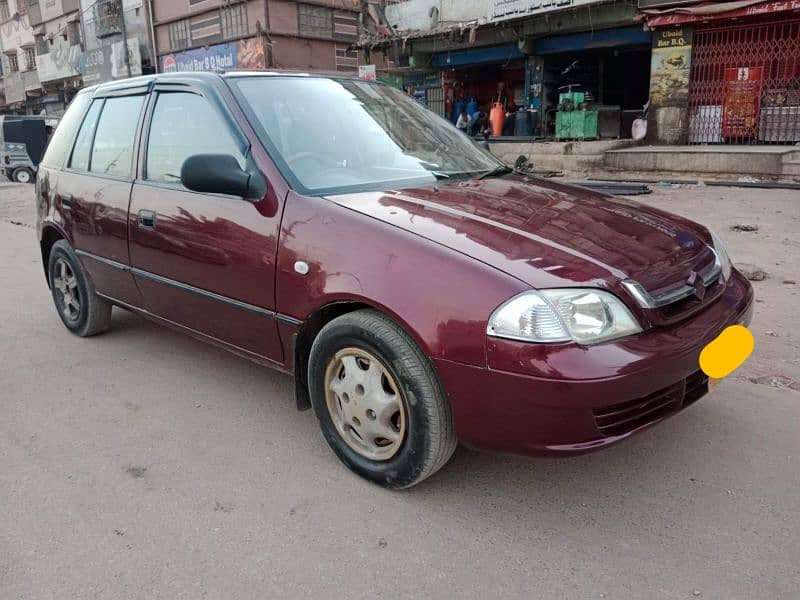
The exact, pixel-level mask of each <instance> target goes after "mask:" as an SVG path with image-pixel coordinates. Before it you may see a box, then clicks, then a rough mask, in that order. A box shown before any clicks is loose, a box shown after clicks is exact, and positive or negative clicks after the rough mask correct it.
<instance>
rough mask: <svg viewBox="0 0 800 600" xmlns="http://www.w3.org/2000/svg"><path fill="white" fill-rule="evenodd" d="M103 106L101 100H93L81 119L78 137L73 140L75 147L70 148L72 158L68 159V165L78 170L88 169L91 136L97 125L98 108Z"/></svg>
mask: <svg viewBox="0 0 800 600" xmlns="http://www.w3.org/2000/svg"><path fill="white" fill-rule="evenodd" d="M102 108H103V101H102V100H95V101H94V102H93V103H92V107H91V108H90V109H89V112H88V113H86V118H85V119H84V120H83V125H81V130H80V131H79V132H78V139H77V140H75V147H74V148H73V150H72V159H70V161H69V166H70V168H72V169H77V170H78V171H88V170H89V157H90V156H91V153H92V138H93V137H94V130H95V127H97V118H98V117H99V116H100V110H101V109H102Z"/></svg>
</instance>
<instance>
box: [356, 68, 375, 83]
mask: <svg viewBox="0 0 800 600" xmlns="http://www.w3.org/2000/svg"><path fill="white" fill-rule="evenodd" d="M358 78H359V79H363V80H364V81H375V80H376V79H377V78H378V74H377V73H376V72H375V65H359V67H358Z"/></svg>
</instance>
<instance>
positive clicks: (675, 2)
mask: <svg viewBox="0 0 800 600" xmlns="http://www.w3.org/2000/svg"><path fill="white" fill-rule="evenodd" d="M696 3H697V0H639V8H667V7H669V8H672V7H675V6H681V5H686V4H696Z"/></svg>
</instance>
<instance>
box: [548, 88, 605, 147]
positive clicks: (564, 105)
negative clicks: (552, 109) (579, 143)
mask: <svg viewBox="0 0 800 600" xmlns="http://www.w3.org/2000/svg"><path fill="white" fill-rule="evenodd" d="M567 87H568V91H566V92H561V93H560V94H559V96H558V110H557V112H556V139H557V140H591V139H596V138H597V121H598V114H599V113H598V111H596V110H590V109H589V103H588V102H587V100H586V92H573V91H572V87H573V86H571V85H570V86H567Z"/></svg>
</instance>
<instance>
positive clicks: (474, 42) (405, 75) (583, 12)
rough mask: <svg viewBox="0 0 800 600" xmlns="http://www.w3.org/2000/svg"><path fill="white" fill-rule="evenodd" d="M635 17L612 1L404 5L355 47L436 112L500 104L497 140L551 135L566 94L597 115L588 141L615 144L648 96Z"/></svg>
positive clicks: (645, 41)
mask: <svg viewBox="0 0 800 600" xmlns="http://www.w3.org/2000/svg"><path fill="white" fill-rule="evenodd" d="M636 14H637V11H636V6H635V4H632V3H631V2H625V1H621V0H616V1H615V0H563V1H558V2H541V1H535V0H437V1H432V0H406V1H404V2H395V3H391V4H387V5H386V6H385V7H384V15H383V16H384V19H385V23H384V24H385V29H386V32H385V33H378V34H376V35H368V36H365V38H362V40H361V43H362V45H363V46H365V47H367V48H369V49H381V50H383V51H384V52H385V53H386V54H387V56H388V57H389V58H391V59H393V60H394V64H395V65H396V68H395V69H394V70H395V73H396V74H398V75H399V76H401V77H402V79H403V85H404V87H405V88H406V89H408V90H409V91H411V92H412V93H413V94H414V95H415V96H416V97H417V98H419V99H420V101H424V102H426V103H427V104H428V105H429V106H430V107H431V108H432V109H433V110H435V111H436V112H438V113H439V114H440V115H442V116H445V117H448V118H451V119H453V120H455V118H457V116H458V115H459V114H460V113H461V112H463V111H464V109H465V108H466V109H467V111H468V113H469V114H470V115H472V114H475V113H476V111H484V112H486V113H490V112H491V110H492V109H493V108H494V107H496V106H497V105H498V104H500V105H501V106H502V111H503V112H504V113H505V114H506V118H505V123H504V125H503V133H504V134H506V135H510V136H515V135H516V136H523V137H529V136H531V135H534V136H542V137H546V136H554V135H555V134H556V122H557V120H558V117H557V112H558V111H559V107H560V105H561V104H562V102H563V99H562V93H564V92H568V91H574V92H579V93H580V94H582V96H578V95H576V96H575V98H583V99H584V100H580V101H579V102H576V104H584V103H587V104H591V106H592V110H593V111H594V113H596V114H595V115H594V116H595V117H596V120H597V124H598V132H597V133H596V134H593V135H592V137H613V138H619V137H625V136H626V132H630V131H631V125H632V122H633V120H634V119H636V118H637V117H639V116H641V114H642V112H643V109H644V106H645V104H646V103H647V99H648V88H649V63H650V47H651V32H650V31H648V30H646V29H643V27H642V26H641V25H640V24H638V23H636V21H635V17H636ZM520 111H521V112H523V113H527V115H525V114H523V115H520V117H521V118H510V117H512V116H515V114H516V113H517V112H520ZM509 127H510V130H509ZM627 135H630V134H629V133H628V134H627Z"/></svg>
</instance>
